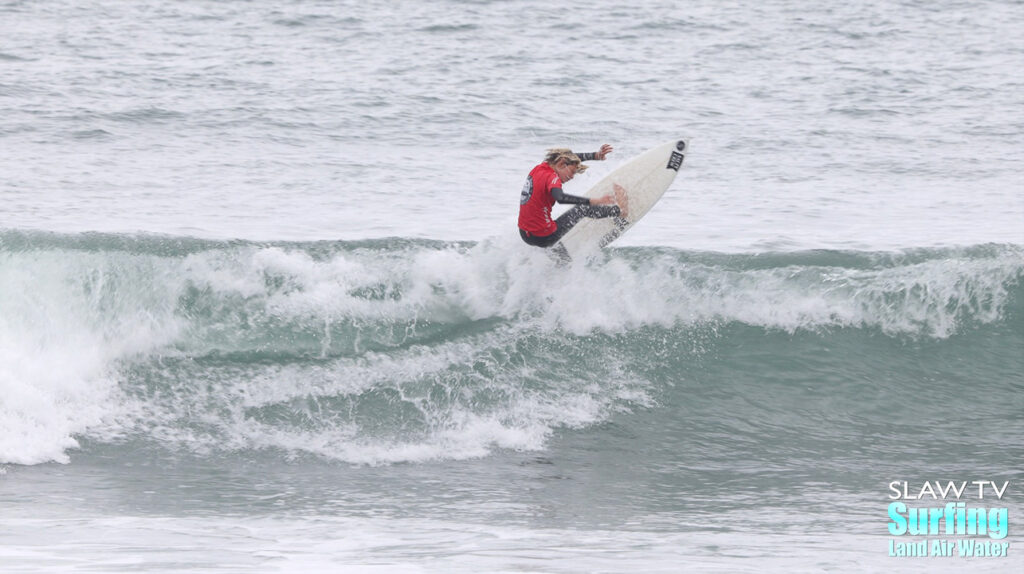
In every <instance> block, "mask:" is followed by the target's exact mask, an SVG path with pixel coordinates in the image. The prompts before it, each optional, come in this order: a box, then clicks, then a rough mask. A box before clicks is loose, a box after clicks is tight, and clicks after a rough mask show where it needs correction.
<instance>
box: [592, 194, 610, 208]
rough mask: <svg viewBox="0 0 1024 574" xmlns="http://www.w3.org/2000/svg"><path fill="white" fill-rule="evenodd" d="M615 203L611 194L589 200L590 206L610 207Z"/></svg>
mask: <svg viewBox="0 0 1024 574" xmlns="http://www.w3.org/2000/svg"><path fill="white" fill-rule="evenodd" d="M614 203H615V196H613V195H612V194H610V193H609V194H608V195H603V196H601V197H594V198H591V199H590V205H612V204H614Z"/></svg>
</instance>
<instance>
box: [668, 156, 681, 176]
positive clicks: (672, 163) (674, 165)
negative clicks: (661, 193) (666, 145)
mask: <svg viewBox="0 0 1024 574" xmlns="http://www.w3.org/2000/svg"><path fill="white" fill-rule="evenodd" d="M682 166H683V154H681V153H679V152H677V151H674V152H672V157H670V158H668V169H674V170H675V171H679V168H680V167H682Z"/></svg>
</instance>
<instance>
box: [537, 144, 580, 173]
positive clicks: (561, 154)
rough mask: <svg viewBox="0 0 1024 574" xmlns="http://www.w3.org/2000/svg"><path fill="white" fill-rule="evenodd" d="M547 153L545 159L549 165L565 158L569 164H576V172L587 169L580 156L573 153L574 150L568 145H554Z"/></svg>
mask: <svg viewBox="0 0 1024 574" xmlns="http://www.w3.org/2000/svg"><path fill="white" fill-rule="evenodd" d="M546 153H547V155H545V156H544V161H545V162H547V163H548V165H552V166H553V165H555V164H556V163H558V162H559V160H565V163H566V164H568V165H575V166H577V167H576V173H583V172H585V171H587V166H585V165H583V163H582V162H581V161H580V156H578V155H576V154H574V153H572V150H571V149H569V148H567V147H553V148H551V149H549V150H547V152H546Z"/></svg>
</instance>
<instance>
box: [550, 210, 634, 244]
mask: <svg viewBox="0 0 1024 574" xmlns="http://www.w3.org/2000/svg"><path fill="white" fill-rule="evenodd" d="M621 213H622V212H621V210H619V206H617V205H577V206H576V207H574V208H572V209H570V210H569V211H566V212H565V213H563V214H562V215H561V216H559V218H558V219H556V220H555V223H557V224H558V230H557V231H555V233H553V234H552V235H558V238H559V239H561V238H562V236H563V235H565V234H566V233H568V232H569V230H570V229H572V228H573V226H574V225H576V224H577V223H579V222H580V221H581V220H582V219H583V218H584V217H589V218H591V219H604V218H606V217H618V216H619V215H621Z"/></svg>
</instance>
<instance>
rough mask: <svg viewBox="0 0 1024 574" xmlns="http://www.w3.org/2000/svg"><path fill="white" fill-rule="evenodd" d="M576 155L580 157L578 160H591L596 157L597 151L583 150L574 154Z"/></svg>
mask: <svg viewBox="0 0 1024 574" xmlns="http://www.w3.org/2000/svg"><path fill="white" fill-rule="evenodd" d="M576 157H578V158H580V161H593V160H595V159H597V152H596V151H587V152H583V153H578V154H576Z"/></svg>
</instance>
